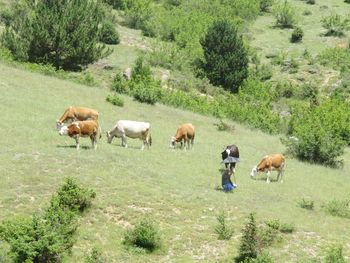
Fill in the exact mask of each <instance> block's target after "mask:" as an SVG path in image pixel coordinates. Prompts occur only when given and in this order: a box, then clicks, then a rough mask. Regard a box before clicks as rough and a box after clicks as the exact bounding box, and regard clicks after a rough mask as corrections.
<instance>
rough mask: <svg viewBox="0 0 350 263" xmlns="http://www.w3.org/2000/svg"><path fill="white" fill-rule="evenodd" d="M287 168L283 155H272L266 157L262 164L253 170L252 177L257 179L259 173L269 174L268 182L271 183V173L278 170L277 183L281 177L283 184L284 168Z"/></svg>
mask: <svg viewBox="0 0 350 263" xmlns="http://www.w3.org/2000/svg"><path fill="white" fill-rule="evenodd" d="M285 166H286V161H285V159H284V156H283V155H282V154H270V155H266V156H265V157H264V158H262V160H261V161H260V163H259V164H258V165H257V166H255V167H254V168H253V169H252V172H251V173H250V175H251V176H252V177H255V176H256V175H257V173H258V172H265V173H266V174H267V179H266V182H267V183H270V173H271V171H272V170H277V171H278V175H277V181H278V180H279V178H280V176H281V183H282V182H283V174H284V168H285Z"/></svg>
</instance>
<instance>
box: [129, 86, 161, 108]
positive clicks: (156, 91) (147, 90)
mask: <svg viewBox="0 0 350 263" xmlns="http://www.w3.org/2000/svg"><path fill="white" fill-rule="evenodd" d="M131 87H132V88H131V89H132V92H133V96H134V98H135V99H136V100H137V101H139V102H143V103H148V104H151V105H153V104H155V103H156V102H157V101H159V100H160V99H161V97H162V88H161V87H160V83H159V82H156V81H145V80H140V81H138V82H134V83H132V86H131Z"/></svg>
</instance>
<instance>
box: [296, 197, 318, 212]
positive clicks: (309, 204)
mask: <svg viewBox="0 0 350 263" xmlns="http://www.w3.org/2000/svg"><path fill="white" fill-rule="evenodd" d="M298 206H299V207H301V208H304V209H307V210H313V209H314V201H313V200H305V199H304V198H302V199H301V200H300V201H298Z"/></svg>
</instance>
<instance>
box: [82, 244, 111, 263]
mask: <svg viewBox="0 0 350 263" xmlns="http://www.w3.org/2000/svg"><path fill="white" fill-rule="evenodd" d="M104 262H106V260H105V259H104V258H103V255H102V252H101V250H99V249H97V248H96V247H93V248H92V249H91V251H90V252H89V254H88V255H87V256H86V257H85V263H104Z"/></svg>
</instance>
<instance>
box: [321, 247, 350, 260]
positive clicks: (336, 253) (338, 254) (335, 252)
mask: <svg viewBox="0 0 350 263" xmlns="http://www.w3.org/2000/svg"><path fill="white" fill-rule="evenodd" d="M324 260H325V261H324V262H325V263H345V262H346V261H345V258H344V256H343V246H342V245H332V246H330V247H329V248H327V250H326V257H325V259H324Z"/></svg>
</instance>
